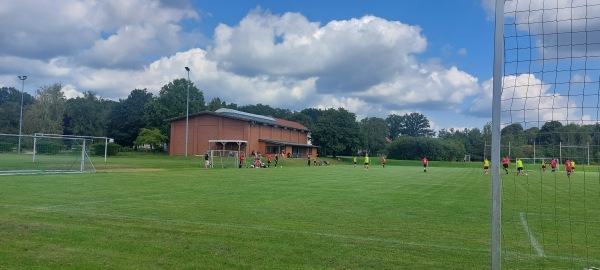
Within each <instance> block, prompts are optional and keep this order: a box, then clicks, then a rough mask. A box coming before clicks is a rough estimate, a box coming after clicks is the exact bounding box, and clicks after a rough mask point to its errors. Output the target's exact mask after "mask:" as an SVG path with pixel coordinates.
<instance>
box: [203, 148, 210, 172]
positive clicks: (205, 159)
mask: <svg viewBox="0 0 600 270" xmlns="http://www.w3.org/2000/svg"><path fill="white" fill-rule="evenodd" d="M208 165H210V161H209V160H208V152H206V153H205V154H204V169H205V170H206V169H208Z"/></svg>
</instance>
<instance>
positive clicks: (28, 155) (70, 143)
mask: <svg viewBox="0 0 600 270" xmlns="http://www.w3.org/2000/svg"><path fill="white" fill-rule="evenodd" d="M91 145H92V141H91V140H90V139H85V138H71V137H67V136H41V135H14V134H0V174H3V175H7V174H8V175H10V174H49V173H84V172H95V171H96V169H95V167H94V164H93V163H92V161H91V159H90V157H89V154H88V153H89V151H90V148H91Z"/></svg>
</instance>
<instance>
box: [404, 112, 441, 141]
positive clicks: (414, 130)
mask: <svg viewBox="0 0 600 270" xmlns="http://www.w3.org/2000/svg"><path fill="white" fill-rule="evenodd" d="M400 134H402V135H404V136H411V137H432V136H434V135H435V133H434V132H433V130H432V129H431V128H430V126H429V120H427V117H425V116H424V115H422V114H420V113H411V114H405V115H404V116H403V117H402V118H401V121H400Z"/></svg>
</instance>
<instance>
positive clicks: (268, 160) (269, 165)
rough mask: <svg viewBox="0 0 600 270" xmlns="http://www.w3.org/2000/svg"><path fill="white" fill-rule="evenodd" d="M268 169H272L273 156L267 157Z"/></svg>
mask: <svg viewBox="0 0 600 270" xmlns="http://www.w3.org/2000/svg"><path fill="white" fill-rule="evenodd" d="M267 168H271V155H269V156H268V157H267Z"/></svg>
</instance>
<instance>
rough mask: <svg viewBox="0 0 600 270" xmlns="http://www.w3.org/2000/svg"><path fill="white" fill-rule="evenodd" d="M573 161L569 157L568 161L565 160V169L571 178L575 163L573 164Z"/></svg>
mask: <svg viewBox="0 0 600 270" xmlns="http://www.w3.org/2000/svg"><path fill="white" fill-rule="evenodd" d="M571 164H573V163H571V161H570V160H568V159H567V161H565V170H566V171H567V177H569V178H571V171H572V170H573V165H571Z"/></svg>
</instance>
